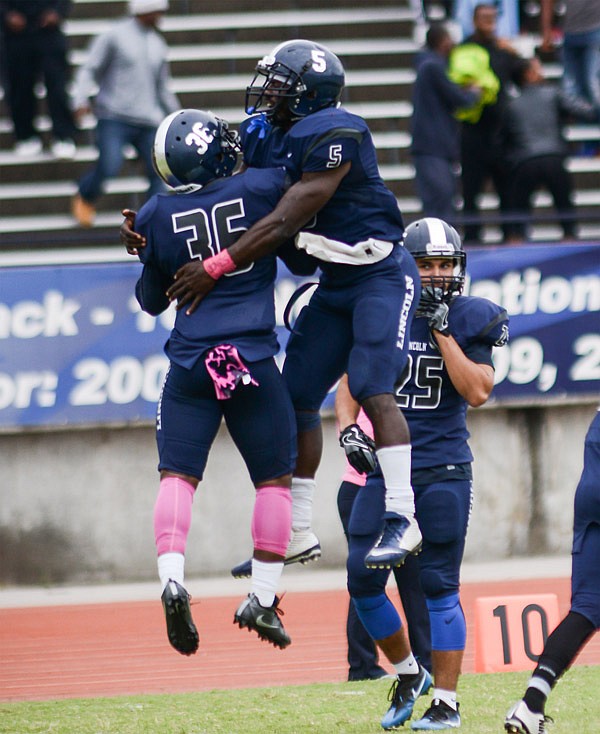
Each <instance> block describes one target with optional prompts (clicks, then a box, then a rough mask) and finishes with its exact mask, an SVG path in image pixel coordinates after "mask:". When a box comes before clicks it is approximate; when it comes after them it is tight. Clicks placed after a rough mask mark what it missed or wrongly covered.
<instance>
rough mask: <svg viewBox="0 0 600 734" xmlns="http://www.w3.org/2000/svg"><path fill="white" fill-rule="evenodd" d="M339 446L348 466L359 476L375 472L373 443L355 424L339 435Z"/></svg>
mask: <svg viewBox="0 0 600 734" xmlns="http://www.w3.org/2000/svg"><path fill="white" fill-rule="evenodd" d="M340 446H341V447H342V448H343V449H344V451H345V452H346V458H347V459H348V463H349V464H350V466H351V467H352V468H353V469H355V470H356V471H357V472H358V473H359V474H368V473H369V472H372V471H375V469H376V467H377V457H376V456H375V441H373V439H372V438H371V437H370V436H367V434H366V433H365V432H364V431H363V430H362V429H361V428H360V426H358V425H357V424H356V423H352V425H350V426H348V427H347V428H344V430H343V431H342V432H341V433H340Z"/></svg>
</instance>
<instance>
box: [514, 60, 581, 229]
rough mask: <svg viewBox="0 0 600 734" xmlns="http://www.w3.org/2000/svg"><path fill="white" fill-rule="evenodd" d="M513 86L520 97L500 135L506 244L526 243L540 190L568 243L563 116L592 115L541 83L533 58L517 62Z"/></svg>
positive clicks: (570, 216) (571, 221) (571, 212)
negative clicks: (506, 184)
mask: <svg viewBox="0 0 600 734" xmlns="http://www.w3.org/2000/svg"><path fill="white" fill-rule="evenodd" d="M515 81H516V82H517V85H518V86H519V87H520V88H521V94H520V95H519V96H517V97H515V98H513V99H511V100H510V101H509V102H508V105H507V110H506V124H505V132H504V135H505V150H506V158H507V160H508V162H509V165H510V166H511V169H510V181H511V201H512V204H511V207H512V210H513V213H514V215H515V221H514V224H513V234H512V236H511V241H513V242H521V241H522V240H523V239H524V238H525V236H526V215H528V214H529V213H530V211H531V196H532V194H533V193H534V192H535V191H536V190H537V189H539V188H541V187H545V188H547V189H548V190H549V191H550V193H551V195H552V199H553V201H554V206H555V208H556V210H557V212H558V218H559V220H560V223H561V226H562V228H563V233H564V236H565V238H573V237H575V229H576V222H575V207H574V205H573V202H572V191H573V184H572V181H571V175H570V173H569V171H568V170H567V168H566V165H565V164H566V158H567V155H568V152H569V151H568V146H567V142H566V140H565V139H564V137H563V134H562V124H563V121H564V118H565V117H566V115H567V113H571V114H575V115H580V116H582V117H584V119H585V118H586V117H587V119H590V118H593V115H594V113H593V112H592V111H591V110H590V109H589V108H588V107H587V106H586V105H585V104H583V103H582V102H581V101H579V102H578V101H577V98H573V97H565V96H564V95H563V94H561V93H560V92H559V90H558V88H557V87H556V86H555V85H550V84H546V83H545V78H544V74H543V72H542V65H541V63H540V61H539V59H537V58H533V59H527V60H523V61H521V63H520V65H519V68H518V70H517V75H516V78H515Z"/></svg>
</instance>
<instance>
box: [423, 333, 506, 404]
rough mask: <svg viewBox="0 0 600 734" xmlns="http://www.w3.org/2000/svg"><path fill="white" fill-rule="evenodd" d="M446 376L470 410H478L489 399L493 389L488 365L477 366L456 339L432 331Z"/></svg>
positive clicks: (492, 374) (492, 373)
mask: <svg viewBox="0 0 600 734" xmlns="http://www.w3.org/2000/svg"><path fill="white" fill-rule="evenodd" d="M432 333H433V336H434V338H435V340H436V342H437V345H438V347H439V350H440V353H441V355H442V357H443V358H444V364H445V365H446V369H447V370H448V375H449V377H450V379H451V380H452V384H453V385H454V387H455V388H456V390H457V392H458V393H459V394H460V395H461V396H462V397H463V398H464V399H465V400H466V401H467V403H468V404H469V405H470V406H471V407H472V408H478V407H479V406H480V405H483V404H484V403H485V402H486V401H487V399H488V398H489V396H490V394H491V392H492V388H493V387H494V370H493V368H492V367H490V365H489V364H477V363H476V362H473V361H472V360H470V359H469V358H468V357H467V356H466V354H465V353H464V352H463V350H462V349H461V348H460V346H459V344H458V342H457V341H456V339H455V338H454V337H453V336H452V335H451V334H448V335H447V336H444V335H443V334H440V332H438V331H433V332H432Z"/></svg>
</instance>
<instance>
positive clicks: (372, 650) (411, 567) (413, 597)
mask: <svg viewBox="0 0 600 734" xmlns="http://www.w3.org/2000/svg"><path fill="white" fill-rule="evenodd" d="M359 490H360V486H359V485H357V484H353V483H352V482H342V483H341V485H340V488H339V490H338V497H337V503H338V512H339V515H340V520H341V521H342V527H343V528H344V534H345V535H346V538H348V524H349V521H350V515H351V513H352V506H353V504H354V501H355V499H356V496H357V494H358V492H359ZM393 573H394V577H395V579H396V584H397V586H398V592H399V594H400V600H401V601H402V608H403V609H404V616H405V617H406V622H407V625H408V637H409V640H410V646H411V648H412V651H413V653H414V654H415V656H416V657H417V658H419V660H420V661H421V663H422V664H423V665H424V666H425V667H426V668H427V669H428V670H431V633H430V630H429V613H428V611H427V604H426V603H425V595H424V594H423V589H422V588H421V581H420V578H419V573H420V569H419V559H418V558H417V557H416V556H409V557H408V558H407V559H406V561H405V562H404V563H403V564H402V566H400V567H399V568H395V569H393ZM346 636H347V638H348V664H349V665H350V671H349V676H348V677H349V679H350V680H361V679H363V678H371V677H375V676H376V674H377V670H378V665H377V661H378V655H377V650H376V647H375V643H374V642H373V640H372V638H371V636H370V635H369V633H368V632H367V631H366V629H365V628H364V626H363V624H362V622H361V621H360V618H359V616H358V614H357V612H356V609H355V607H354V602H353V601H352V599H350V604H349V607H348V621H347V624H346Z"/></svg>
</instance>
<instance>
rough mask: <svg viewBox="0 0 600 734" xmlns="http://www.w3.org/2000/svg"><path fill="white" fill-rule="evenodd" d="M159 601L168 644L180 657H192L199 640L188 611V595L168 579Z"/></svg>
mask: <svg viewBox="0 0 600 734" xmlns="http://www.w3.org/2000/svg"><path fill="white" fill-rule="evenodd" d="M161 601H162V605H163V609H164V612H165V619H166V620H167V636H168V638H169V642H170V643H171V645H172V646H173V647H174V648H175V649H176V650H177V652H180V653H181V654H182V655H193V654H194V653H195V652H196V650H197V649H198V642H199V639H198V630H197V629H196V625H195V624H194V620H193V619H192V612H191V610H190V595H189V594H188V593H187V591H186V590H185V589H184V588H183V586H181V585H180V584H178V583H177V581H173V579H169V582H168V583H167V585H166V586H165V590H164V591H163V593H162V596H161Z"/></svg>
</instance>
